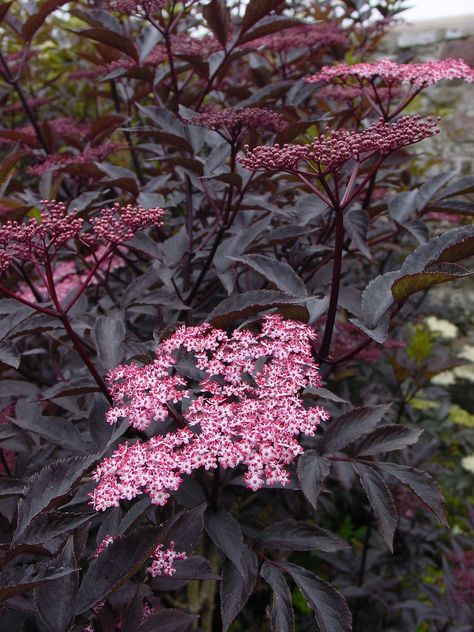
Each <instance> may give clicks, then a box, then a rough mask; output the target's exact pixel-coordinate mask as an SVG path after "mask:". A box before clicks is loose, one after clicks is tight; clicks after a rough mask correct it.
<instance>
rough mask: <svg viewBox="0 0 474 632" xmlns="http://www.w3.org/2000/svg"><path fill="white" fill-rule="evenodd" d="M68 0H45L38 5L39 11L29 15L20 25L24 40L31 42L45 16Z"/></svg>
mask: <svg viewBox="0 0 474 632" xmlns="http://www.w3.org/2000/svg"><path fill="white" fill-rule="evenodd" d="M67 1H68V0H46V2H42V3H40V5H39V11H38V12H37V13H35V14H34V15H31V16H30V17H29V18H28V19H27V20H26V22H25V23H24V24H23V26H22V27H21V35H22V37H23V39H24V40H25V41H26V42H31V40H32V39H33V37H34V36H35V34H36V32H37V31H38V29H40V28H41V27H42V26H43V24H44V22H45V20H46V18H47V17H48V16H49V15H50V14H51V13H53V11H56V9H58V8H59V7H61V6H62V5H63V4H66V3H67Z"/></svg>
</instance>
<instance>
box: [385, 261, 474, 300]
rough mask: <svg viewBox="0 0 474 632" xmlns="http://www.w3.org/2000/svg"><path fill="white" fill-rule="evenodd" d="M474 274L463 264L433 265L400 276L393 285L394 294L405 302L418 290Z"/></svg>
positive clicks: (396, 298) (394, 296)
mask: <svg viewBox="0 0 474 632" xmlns="http://www.w3.org/2000/svg"><path fill="white" fill-rule="evenodd" d="M472 274H473V273H472V272H470V271H469V270H467V269H466V268H464V267H463V266H460V265H457V264H455V263H442V264H439V265H436V266H432V267H430V268H428V269H427V270H426V271H424V272H418V273H416V274H405V275H404V276H402V277H400V278H399V279H397V280H396V281H395V283H393V285H392V296H393V298H394V299H395V300H396V301H397V303H403V302H404V301H406V299H407V298H408V297H409V296H411V295H412V294H415V293H416V292H420V291H421V290H428V289H429V288H430V287H433V286H434V285H439V284H440V283H447V282H448V281H455V280H457V279H462V278H463V277H468V276H471V275H472Z"/></svg>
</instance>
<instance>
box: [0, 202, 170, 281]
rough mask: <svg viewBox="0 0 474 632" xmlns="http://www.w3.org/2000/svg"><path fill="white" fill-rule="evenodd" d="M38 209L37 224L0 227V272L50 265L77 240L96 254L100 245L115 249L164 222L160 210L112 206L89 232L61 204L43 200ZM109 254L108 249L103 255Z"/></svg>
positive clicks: (77, 217)
mask: <svg viewBox="0 0 474 632" xmlns="http://www.w3.org/2000/svg"><path fill="white" fill-rule="evenodd" d="M41 206H42V211H41V212H40V218H39V221H38V219H36V218H30V219H29V220H28V221H26V222H18V221H8V222H6V223H5V224H3V225H2V226H1V227H0V272H5V271H6V270H7V269H8V267H9V266H10V264H11V263H12V262H14V261H18V262H26V263H29V262H31V263H34V264H40V265H44V264H45V262H49V264H50V263H51V258H52V257H54V256H55V255H56V253H57V251H58V249H59V248H61V247H62V246H64V245H65V244H66V243H67V242H69V241H71V240H80V241H81V243H83V244H87V245H88V246H89V247H92V248H94V251H95V250H96V249H97V248H98V245H99V243H100V242H105V244H106V245H108V246H117V245H119V244H122V243H124V242H125V241H127V240H129V239H131V238H132V237H133V236H134V235H135V233H136V232H137V231H138V230H141V229H144V228H148V227H151V226H161V225H162V223H163V222H162V217H163V209H161V208H151V209H144V208H143V207H141V206H132V205H131V204H128V205H127V206H125V207H122V206H121V205H120V204H119V203H115V204H114V205H113V207H112V208H103V209H102V210H101V211H100V213H99V216H98V217H97V218H94V219H92V220H91V221H90V223H91V225H92V230H91V231H90V230H89V231H86V229H85V226H84V220H83V219H82V218H81V217H79V215H78V213H77V211H76V210H72V211H71V212H69V213H68V211H67V208H66V206H65V204H64V203H63V202H55V201H54V200H53V201H48V200H43V201H42V202H41ZM110 252H111V250H110V249H107V252H106V253H105V254H109V253H110ZM102 256H103V254H102Z"/></svg>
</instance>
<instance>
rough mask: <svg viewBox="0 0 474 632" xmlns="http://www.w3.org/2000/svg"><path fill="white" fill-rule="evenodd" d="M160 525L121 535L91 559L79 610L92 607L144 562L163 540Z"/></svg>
mask: <svg viewBox="0 0 474 632" xmlns="http://www.w3.org/2000/svg"><path fill="white" fill-rule="evenodd" d="M163 535H164V530H163V528H161V527H140V528H138V529H137V530H136V531H134V532H133V533H131V534H130V535H126V536H124V537H122V538H119V539H117V540H115V541H114V542H112V543H111V544H109V546H108V547H107V548H106V549H105V550H104V551H103V552H102V553H101V554H100V555H99V556H98V557H97V558H96V559H94V560H92V562H91V563H90V564H89V567H88V569H87V571H86V573H85V575H84V577H83V579H82V582H81V585H80V588H79V591H78V594H77V601H76V610H75V612H76V614H81V613H82V612H85V611H86V610H88V609H89V608H92V606H94V605H95V604H96V603H97V602H99V601H100V600H101V599H103V598H104V597H106V596H107V595H108V594H109V593H110V592H111V591H112V590H114V589H115V588H116V587H117V586H119V585H120V584H122V583H123V582H124V581H125V580H126V579H128V578H129V577H132V576H133V575H135V573H136V572H137V571H138V570H139V569H140V568H141V567H142V566H143V564H145V562H146V561H147V559H148V558H149V557H150V556H151V554H152V553H153V551H154V549H155V548H156V546H157V545H158V544H159V543H160V542H161V541H162V538H163Z"/></svg>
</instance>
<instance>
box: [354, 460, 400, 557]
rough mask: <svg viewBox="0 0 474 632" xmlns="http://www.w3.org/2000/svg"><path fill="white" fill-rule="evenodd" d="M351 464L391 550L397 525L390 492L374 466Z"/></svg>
mask: <svg viewBox="0 0 474 632" xmlns="http://www.w3.org/2000/svg"><path fill="white" fill-rule="evenodd" d="M352 466H353V468H354V470H355V471H356V472H357V474H358V475H359V478H360V482H361V483H362V487H363V488H364V490H365V493H366V494H367V498H368V499H369V502H370V505H371V507H372V509H373V510H374V514H375V518H376V520H377V524H378V527H379V531H380V533H381V534H382V537H383V539H384V540H385V542H386V543H387V546H388V547H389V549H390V550H391V551H392V552H393V535H394V533H395V528H396V526H397V511H396V509H395V503H394V502H393V497H392V494H391V492H390V490H389V488H388V486H387V484H386V482H385V481H384V480H383V478H382V477H381V476H380V474H379V473H378V472H377V470H376V469H375V467H370V466H368V465H363V464H362V463H357V462H353V463H352Z"/></svg>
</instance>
